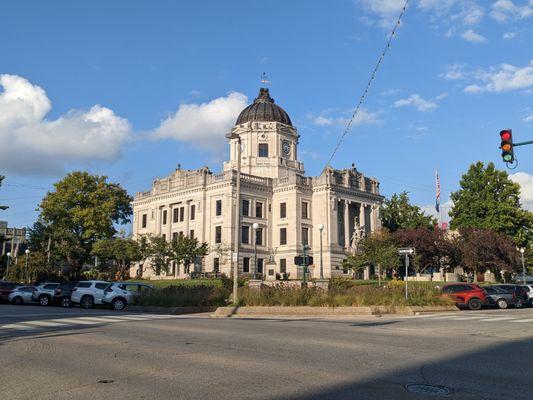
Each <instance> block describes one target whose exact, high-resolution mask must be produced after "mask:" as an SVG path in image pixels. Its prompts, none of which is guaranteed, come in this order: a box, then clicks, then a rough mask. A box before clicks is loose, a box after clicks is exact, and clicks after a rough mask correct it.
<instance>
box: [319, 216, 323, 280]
mask: <svg viewBox="0 0 533 400" xmlns="http://www.w3.org/2000/svg"><path fill="white" fill-rule="evenodd" d="M318 231H319V232H320V280H323V279H324V262H323V258H322V232H323V231H324V225H322V224H318Z"/></svg>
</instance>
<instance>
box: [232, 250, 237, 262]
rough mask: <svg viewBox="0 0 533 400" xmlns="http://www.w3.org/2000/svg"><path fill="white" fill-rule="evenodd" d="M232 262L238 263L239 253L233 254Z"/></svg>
mask: <svg viewBox="0 0 533 400" xmlns="http://www.w3.org/2000/svg"><path fill="white" fill-rule="evenodd" d="M231 261H232V262H237V253H236V252H233V253H231Z"/></svg>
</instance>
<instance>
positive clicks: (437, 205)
mask: <svg viewBox="0 0 533 400" xmlns="http://www.w3.org/2000/svg"><path fill="white" fill-rule="evenodd" d="M435 175H436V177H437V180H436V200H435V210H437V212H439V211H440V180H439V172H438V171H435Z"/></svg>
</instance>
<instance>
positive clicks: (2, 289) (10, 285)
mask: <svg viewBox="0 0 533 400" xmlns="http://www.w3.org/2000/svg"><path fill="white" fill-rule="evenodd" d="M17 286H20V284H18V283H15V282H9V281H0V302H3V301H5V302H8V301H9V293H11V291H12V290H13V289H15V288H16V287H17Z"/></svg>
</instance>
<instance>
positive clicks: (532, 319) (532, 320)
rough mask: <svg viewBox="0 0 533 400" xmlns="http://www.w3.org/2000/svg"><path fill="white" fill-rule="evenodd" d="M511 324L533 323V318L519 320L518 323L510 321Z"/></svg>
mask: <svg viewBox="0 0 533 400" xmlns="http://www.w3.org/2000/svg"><path fill="white" fill-rule="evenodd" d="M509 322H518V323H521V322H533V318H527V319H518V320H516V321H509Z"/></svg>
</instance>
